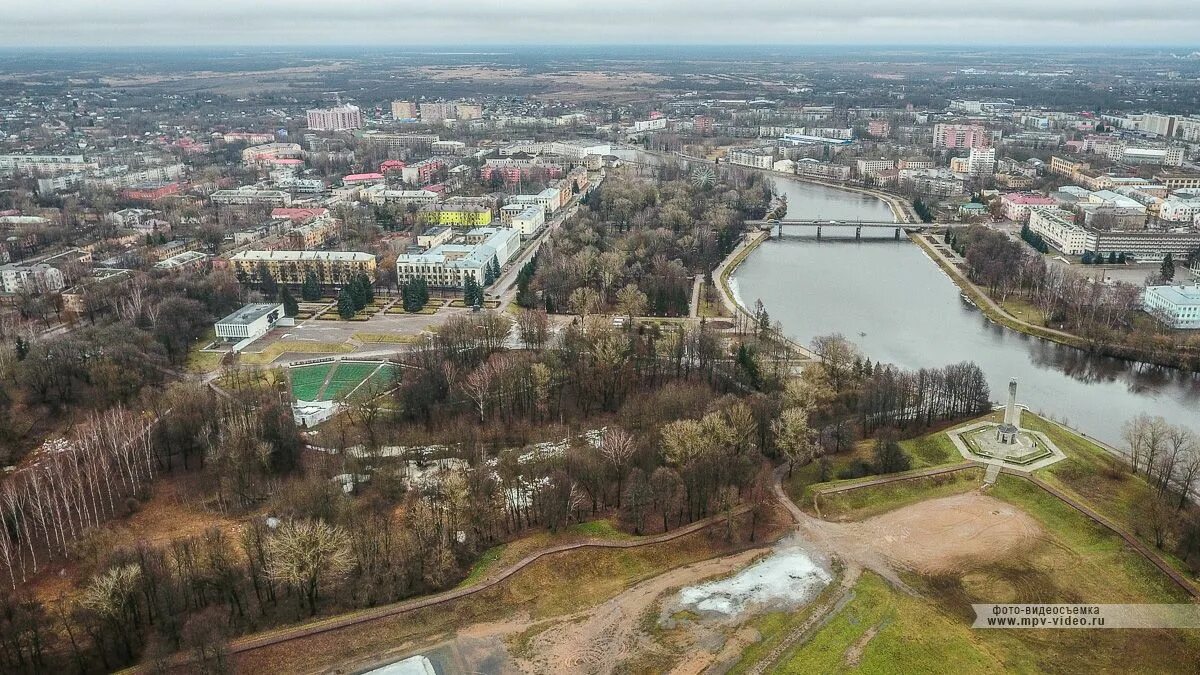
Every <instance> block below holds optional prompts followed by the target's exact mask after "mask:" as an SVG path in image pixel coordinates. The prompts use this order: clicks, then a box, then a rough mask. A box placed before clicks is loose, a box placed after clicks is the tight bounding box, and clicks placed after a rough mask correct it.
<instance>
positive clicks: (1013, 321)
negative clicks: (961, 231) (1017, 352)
mask: <svg viewBox="0 0 1200 675" xmlns="http://www.w3.org/2000/svg"><path fill="white" fill-rule="evenodd" d="M911 238H912V240H913V241H915V242H916V243H917V245H918V246H920V247H921V248H922V249H923V250H925V252H926V253H927V254H928V255H929V257H930V258H931V259H932V260H933V261H934V262H935V263H937V265H938V267H941V268H942V270H944V271H945V272H946V274H948V275H950V278H951V279H953V280H954V283H955V284H956V285H957V286H958V288H959V290H961V291H962V292H963V293H965V294H966V295H967V297H969V298H971V301H972V302H974V303H975V305H976V307H978V308H979V311H981V312H983V313H984V315H985V316H987V317H988V318H989V319H991V320H992V321H995V322H996V323H998V324H1000V325H1002V326H1004V327H1005V328H1010V329H1012V330H1015V331H1017V332H1018V333H1024V334H1026V335H1032V336H1033V337H1038V338H1042V339H1044V340H1050V341H1051V342H1057V343H1059V344H1064V345H1067V346H1069V347H1075V348H1078V349H1087V348H1088V346H1089V345H1088V342H1087V340H1084V339H1083V338H1081V337H1078V336H1069V337H1068V336H1067V335H1064V334H1062V333H1058V332H1055V331H1051V330H1048V329H1046V328H1045V327H1043V326H1038V325H1036V324H1033V323H1030V322H1029V321H1028V320H1027V319H1021V318H1018V317H1016V316H1014V315H1012V314H1009V313H1008V312H1007V311H996V309H995V308H993V307H992V306H991V304H990V303H989V301H988V298H987V296H986V295H984V293H983V292H982V291H980V290H979V289H978V287H976V286H975V284H973V283H971V282H970V280H968V279H967V278H966V276H964V275H963V273H962V272H961V271H959V270H958V268H956V267H954V266H953V265H950V264H948V263H946V261H944V260H943V259H942V258H941V257H940V256H938V255H937V253H935V252H934V251H933V249H932V248H931V246H930V244H929V242H927V241H925V237H924V236H922V235H920V234H915V235H912V237H911ZM1014 306H1017V305H1014ZM1021 309H1022V311H1024V312H1025V313H1026V314H1030V316H1032V314H1031V312H1032V311H1033V310H1032V308H1030V307H1023V308H1021Z"/></svg>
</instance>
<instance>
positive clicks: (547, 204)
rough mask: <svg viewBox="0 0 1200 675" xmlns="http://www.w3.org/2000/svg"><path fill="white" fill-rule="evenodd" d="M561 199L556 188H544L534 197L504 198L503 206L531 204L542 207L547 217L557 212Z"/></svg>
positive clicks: (517, 196)
mask: <svg viewBox="0 0 1200 675" xmlns="http://www.w3.org/2000/svg"><path fill="white" fill-rule="evenodd" d="M561 202H562V197H561V195H560V194H559V191H558V188H546V189H545V190H542V191H541V192H539V193H537V194H536V195H512V196H510V197H507V198H505V200H504V203H505V204H526V205H529V204H533V205H536V206H540V207H542V210H544V211H545V212H546V214H547V215H553V214H554V212H555V211H557V210H558V206H559V204H560V203H561Z"/></svg>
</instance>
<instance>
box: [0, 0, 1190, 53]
mask: <svg viewBox="0 0 1200 675" xmlns="http://www.w3.org/2000/svg"><path fill="white" fill-rule="evenodd" d="M1195 3H1196V0H1139V1H1138V2H1129V0H1050V1H1047V0H974V1H972V2H965V1H964V0H910V2H897V1H896V0H841V1H840V2H839V1H838V0H790V1H789V0H744V1H743V2H728V1H716V0H690V1H689V0H608V1H606V2H600V3H563V2H561V0H557V1H550V0H441V1H440V2H437V3H420V4H410V3H407V2H397V1H396V0H390V1H388V0H350V1H349V2H334V1H330V0H322V1H317V0H210V1H208V2H191V1H184V0H156V1H152V0H110V1H109V2H101V1H99V0H52V1H50V2H45V1H43V2H40V3H34V2H25V1H22V0H0V16H3V17H4V21H3V22H2V25H0V44H6V45H8V46H61V45H87V46H122V45H248V44H267V45H274V44H293V45H295V44H341V45H345V44H378V45H395V46H404V45H429V44H465V43H488V44H542V43H557V44H562V43H584V44H594V43H727V44H812V43H845V44H871V43H876V44H877V43H886V44H939V43H943V44H1005V43H1008V44H1033V43H1041V44H1066V45H1070V44H1096V45H1105V44H1111V45H1132V44H1140V45H1152V44H1162V45H1178V44H1188V43H1189V42H1193V41H1194V40H1195V37H1194V36H1196V35H1200V13H1197V12H1196V4H1195ZM3 5H9V6H3Z"/></svg>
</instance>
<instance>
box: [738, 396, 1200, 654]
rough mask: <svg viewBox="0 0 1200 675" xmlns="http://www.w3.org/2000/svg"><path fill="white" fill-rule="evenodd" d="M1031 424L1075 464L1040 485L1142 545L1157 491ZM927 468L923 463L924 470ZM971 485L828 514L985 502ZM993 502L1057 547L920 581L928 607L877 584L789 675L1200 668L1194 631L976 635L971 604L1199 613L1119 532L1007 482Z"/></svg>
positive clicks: (924, 484)
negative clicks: (959, 497) (932, 501)
mask: <svg viewBox="0 0 1200 675" xmlns="http://www.w3.org/2000/svg"><path fill="white" fill-rule="evenodd" d="M1024 424H1025V426H1027V427H1028V428H1031V429H1034V430H1038V431H1042V432H1044V433H1046V434H1047V435H1048V436H1049V437H1050V438H1051V439H1052V440H1053V441H1054V442H1055V443H1056V444H1057V445H1058V446H1059V448H1061V449H1062V450H1063V451H1064V452H1065V453H1066V454H1067V459H1066V460H1064V461H1062V462H1059V463H1058V464H1055V465H1053V466H1051V467H1049V468H1047V469H1045V470H1042V471H1039V472H1038V475H1039V477H1041V478H1042V479H1043V480H1046V481H1047V482H1049V483H1052V484H1054V485H1055V486H1056V487H1058V488H1059V489H1062V490H1063V491H1065V492H1067V493H1068V494H1070V495H1072V496H1073V497H1077V498H1078V499H1080V501H1083V502H1085V503H1088V504H1089V505H1090V506H1092V507H1093V508H1094V509H1096V510H1097V511H1098V512H1100V513H1101V514H1103V515H1104V516H1106V517H1108V518H1110V519H1111V520H1112V521H1113V522H1115V523H1117V524H1118V525H1119V526H1121V527H1123V528H1126V529H1127V530H1128V531H1130V532H1136V531H1137V529H1138V528H1137V521H1136V512H1137V511H1136V505H1137V504H1138V503H1140V502H1142V501H1143V500H1145V499H1147V498H1149V491H1150V486H1149V485H1147V484H1146V483H1145V482H1144V481H1143V480H1142V479H1141V478H1140V477H1134V476H1130V475H1128V473H1126V472H1125V471H1122V470H1121V467H1120V464H1119V460H1118V459H1116V458H1114V457H1113V456H1112V455H1111V454H1109V453H1108V452H1106V451H1105V450H1104V449H1103V448H1100V447H1099V446H1097V445H1096V444H1094V443H1092V442H1091V441H1089V440H1087V439H1085V438H1082V437H1080V436H1078V435H1076V434H1074V433H1073V432H1071V431H1069V430H1067V429H1064V428H1063V427H1060V426H1059V425H1057V424H1054V423H1052V422H1049V421H1046V420H1043V419H1041V418H1038V417H1036V416H1034V415H1029V414H1026V415H1025V417H1024ZM934 436H942V437H944V435H942V434H934ZM910 443H919V444H921V445H922V446H923V447H925V448H926V450H927V451H929V450H931V449H936V448H938V447H940V446H941V442H940V440H938V439H937V438H931V437H929V436H926V437H923V438H921V439H916V441H912V442H910ZM943 455H944V453H939V452H936V451H934V452H927V453H926V454H925V455H923V456H921V461H929V460H931V459H932V460H934V461H937V460H939V459H941V458H942V457H943ZM955 455H957V453H955ZM916 460H917V455H916V454H915V453H914V464H916V463H917V461H916ZM847 461H849V460H847ZM806 468H807V467H806ZM974 471H978V470H974ZM967 473H968V472H966V471H963V472H958V473H956V474H953V476H955V478H954V479H952V480H947V479H945V478H942V479H941V480H935V479H919V480H914V481H904V482H901V483H897V484H891V485H883V486H875V487H866V488H862V489H860V490H854V491H851V492H849V493H843V494H841V495H837V496H836V497H835V496H828V497H823V498H822V500H821V505H822V512H823V513H826V514H827V511H828V510H832V511H833V512H834V513H835V514H836V515H837V516H838V518H839V519H843V518H844V519H850V520H858V519H863V518H867V517H871V516H874V515H877V514H879V513H882V512H885V511H888V510H891V509H894V508H899V507H902V506H905V505H907V504H909V503H913V502H915V501H919V500H922V499H926V498H930V497H936V496H945V495H946V494H951V493H954V492H966V491H969V490H973V489H976V488H977V487H978V486H979V483H980V481H979V480H978V474H976V479H975V480H968V479H967V478H966V475H967ZM789 487H791V488H792V490H793V491H794V492H795V491H801V492H803V493H810V492H811V491H812V489H813V486H812V485H811V484H805V483H803V481H802V480H795V479H794V480H793V482H792V484H791V485H790V486H789ZM988 494H990V495H991V496H993V497H996V498H998V499H1001V500H1003V501H1006V502H1008V503H1010V504H1013V505H1014V506H1017V507H1019V508H1021V509H1022V510H1024V511H1025V512H1027V513H1029V514H1030V515H1031V516H1033V517H1034V519H1036V520H1037V521H1038V523H1039V524H1040V525H1041V527H1042V528H1043V530H1044V531H1045V533H1046V534H1045V536H1044V538H1043V540H1042V541H1040V542H1038V543H1036V544H1035V545H1034V546H1033V547H1032V548H1031V549H1029V550H1025V551H1019V552H1014V554H1013V555H1012V556H1011V558H1010V559H1008V560H1006V561H1005V562H1004V563H1003V564H1001V565H993V566H988V567H981V568H974V569H971V568H967V569H966V570H965V571H963V572H962V573H959V574H947V575H941V576H937V577H929V576H917V575H910V577H911V580H910V583H911V584H912V585H913V586H914V587H916V588H918V590H919V591H920V592H921V595H922V597H917V598H914V597H911V596H908V595H906V594H903V593H900V592H898V591H896V590H894V589H892V588H890V587H889V586H887V585H886V584H885V583H884V582H883V581H882V580H881V579H879V578H878V577H876V576H874V575H871V574H866V575H864V576H863V577H862V578H861V579H859V581H858V582H857V583H856V585H855V587H854V596H853V599H852V600H851V601H850V602H849V603H848V604H847V606H846V607H845V608H844V609H843V611H841V612H840V613H838V614H837V615H836V616H835V617H833V618H832V619H831V620H830V621H829V623H828V624H826V625H825V626H824V627H823V628H822V629H820V630H819V631H817V632H816V633H815V634H814V635H812V636H811V638H810V639H808V640H807V641H806V642H804V643H803V644H801V645H799V646H797V647H795V648H793V649H792V650H791V652H790V653H788V654H786V655H785V657H784V658H783V659H782V660H781V662H780V663H779V664H778V666H777V670H778V672H814V671H816V672H839V671H849V670H856V671H861V672H868V673H871V672H878V673H890V672H898V671H903V672H933V671H938V672H945V671H947V670H949V671H954V672H997V673H998V672H1009V671H1013V670H1015V671H1018V672H1041V671H1067V670H1071V671H1077V672H1089V671H1095V672H1117V671H1130V672H1132V671H1137V672H1182V671H1184V670H1188V669H1190V668H1192V667H1194V664H1195V660H1194V658H1195V654H1197V653H1200V635H1197V634H1196V633H1195V632H1194V631H1190V632H1189V631H1171V630H1142V631H1118V630H1112V631H1104V630H1094V631H1089V630H975V629H972V628H970V623H971V621H972V619H973V618H974V614H973V611H972V610H971V607H970V605H971V604H972V603H986V602H1084V603H1179V602H1187V601H1189V597H1188V595H1187V594H1186V593H1185V592H1184V591H1183V590H1182V589H1180V588H1179V587H1178V586H1177V585H1176V584H1174V583H1173V582H1172V581H1171V580H1170V579H1169V578H1167V576H1166V575H1165V574H1163V573H1162V572H1161V571H1160V570H1159V569H1158V568H1156V567H1155V566H1154V565H1153V564H1151V563H1150V562H1149V561H1148V560H1147V559H1146V558H1145V557H1143V556H1142V555H1141V554H1139V553H1138V552H1137V551H1135V550H1133V549H1132V548H1130V547H1129V546H1128V545H1127V544H1126V543H1125V542H1124V541H1123V540H1121V539H1120V538H1119V537H1118V536H1117V535H1116V534H1114V533H1113V532H1112V531H1111V530H1109V529H1107V528H1105V527H1103V526H1101V525H1099V524H1097V523H1095V522H1094V521H1092V520H1091V519H1089V518H1087V517H1086V516H1084V515H1083V514H1081V513H1080V512H1079V511H1077V510H1075V509H1074V508H1072V507H1071V506H1069V505H1068V504H1066V503H1064V502H1063V501H1061V500H1059V499H1058V498H1056V497H1054V496H1053V495H1051V494H1050V493H1048V492H1046V491H1045V490H1043V489H1041V488H1039V487H1038V486H1036V485H1034V484H1033V483H1031V482H1029V481H1027V480H1025V479H1023V478H1020V477H1016V476H1009V475H1002V476H1000V479H999V481H998V482H997V484H996V485H995V486H994V487H993V488H992V489H991V490H990V491H989V493H988ZM827 515H828V514H827ZM1168 559H1169V558H1168ZM1173 562H1175V563H1176V564H1178V561H1173ZM760 621H763V622H764V623H765V622H766V621H767V620H766V619H765V618H764V619H760ZM773 621H775V622H777V623H781V624H782V626H781V627H780V628H778V629H777V630H775V631H773V632H772V631H767V632H764V640H766V639H769V638H770V637H771V636H772V635H774V634H775V633H782V632H783V631H784V629H785V628H786V627H788V626H793V625H799V623H800V620H799V619H793V618H791V617H782V618H776V619H774V620H773ZM764 627H765V628H770V627H771V625H770V624H769V623H767V624H766V625H765V626H764Z"/></svg>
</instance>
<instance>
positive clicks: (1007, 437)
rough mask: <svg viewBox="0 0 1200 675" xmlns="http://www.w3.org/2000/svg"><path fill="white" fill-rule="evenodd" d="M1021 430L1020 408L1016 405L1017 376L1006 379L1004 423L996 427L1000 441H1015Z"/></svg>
mask: <svg viewBox="0 0 1200 675" xmlns="http://www.w3.org/2000/svg"><path fill="white" fill-rule="evenodd" d="M1020 431H1021V409H1020V408H1018V407H1017V378H1015V377H1014V378H1013V379H1011V380H1009V381H1008V404H1007V405H1005V406H1004V423H1003V424H1001V425H1000V426H999V427H997V428H996V439H997V440H999V441H1000V442H1001V443H1008V444H1012V443H1016V442H1017V433H1018V432H1020Z"/></svg>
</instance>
